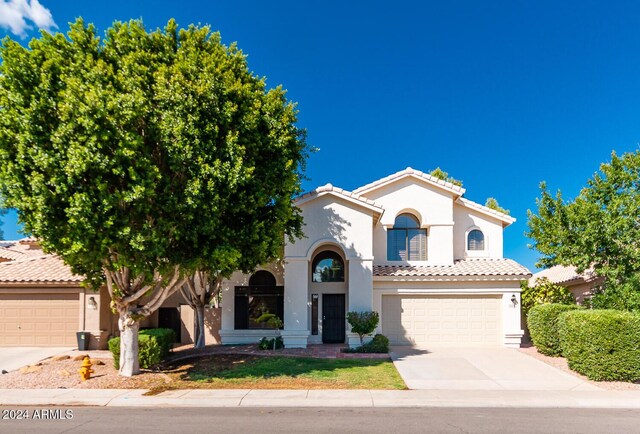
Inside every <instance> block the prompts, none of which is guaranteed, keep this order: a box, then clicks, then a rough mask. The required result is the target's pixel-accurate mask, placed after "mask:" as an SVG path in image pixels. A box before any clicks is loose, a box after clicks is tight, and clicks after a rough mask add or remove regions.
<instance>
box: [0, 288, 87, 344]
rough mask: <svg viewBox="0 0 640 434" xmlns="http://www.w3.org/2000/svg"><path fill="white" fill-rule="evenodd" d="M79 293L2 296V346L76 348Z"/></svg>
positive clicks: (0, 310) (0, 306) (0, 334)
mask: <svg viewBox="0 0 640 434" xmlns="http://www.w3.org/2000/svg"><path fill="white" fill-rule="evenodd" d="M78 298H79V297H78V294H77V293H71V294H69V293H66V294H59V293H58V294H53V293H52V294H0V331H1V333H0V346H74V345H75V344H76V342H75V341H76V336H75V332H76V331H78V327H79V324H78V316H79V315H78V314H79V312H78V309H79V300H78Z"/></svg>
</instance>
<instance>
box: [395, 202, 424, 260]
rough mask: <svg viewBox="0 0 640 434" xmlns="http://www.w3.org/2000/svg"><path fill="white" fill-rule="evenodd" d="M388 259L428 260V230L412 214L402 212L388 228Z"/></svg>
mask: <svg viewBox="0 0 640 434" xmlns="http://www.w3.org/2000/svg"><path fill="white" fill-rule="evenodd" d="M387 260H389V261H426V260H427V230H426V229H421V228H420V223H419V222H418V219H416V218H415V217H414V216H412V215H411V214H400V215H399V216H398V217H396V220H395V222H394V224H393V227H392V228H389V229H387Z"/></svg>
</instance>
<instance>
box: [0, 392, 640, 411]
mask: <svg viewBox="0 0 640 434" xmlns="http://www.w3.org/2000/svg"><path fill="white" fill-rule="evenodd" d="M145 392H146V391H145V390H122V389H0V405H2V406H17V405H57V406H67V407H68V406H100V407H483V408H486V407H503V408H508V407H511V408H513V407H536V408H633V409H640V391H611V390H597V391H584V390H583V391H577V390H560V391H543V392H542V391H539V390H524V391H513V390H202V389H200V390H174V391H168V392H163V393H161V394H159V395H155V396H143V394H144V393H145Z"/></svg>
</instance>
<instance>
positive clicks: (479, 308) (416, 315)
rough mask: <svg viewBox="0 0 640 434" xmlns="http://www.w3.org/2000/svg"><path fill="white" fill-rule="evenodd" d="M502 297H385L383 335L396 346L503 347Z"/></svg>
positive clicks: (383, 302) (383, 303)
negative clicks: (501, 345) (501, 337)
mask: <svg viewBox="0 0 640 434" xmlns="http://www.w3.org/2000/svg"><path fill="white" fill-rule="evenodd" d="M500 300H501V297H500V296H484V295H483V296H471V295H464V296H462V295H461V296H453V295H449V296H444V295H443V296H436V295H429V296H409V295H384V296H382V333H383V334H384V335H386V336H387V337H388V338H389V341H390V342H391V344H392V345H416V346H428V345H434V346H437V345H442V346H445V345H446V346H464V345H473V346H490V345H499V344H500V343H501V339H500V336H501V330H502V321H501V315H500Z"/></svg>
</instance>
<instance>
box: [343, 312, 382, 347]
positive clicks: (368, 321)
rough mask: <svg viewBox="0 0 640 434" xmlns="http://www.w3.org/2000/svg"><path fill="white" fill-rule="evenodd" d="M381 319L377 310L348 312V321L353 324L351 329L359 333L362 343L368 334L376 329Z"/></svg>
mask: <svg viewBox="0 0 640 434" xmlns="http://www.w3.org/2000/svg"><path fill="white" fill-rule="evenodd" d="M379 321H380V315H378V312H376V311H365V312H349V313H347V322H348V323H349V325H350V326H351V331H352V332H353V333H357V334H358V337H359V338H360V343H361V344H362V342H363V339H364V337H365V336H366V335H370V334H371V333H373V332H374V331H375V329H376V327H378V322H379Z"/></svg>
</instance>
